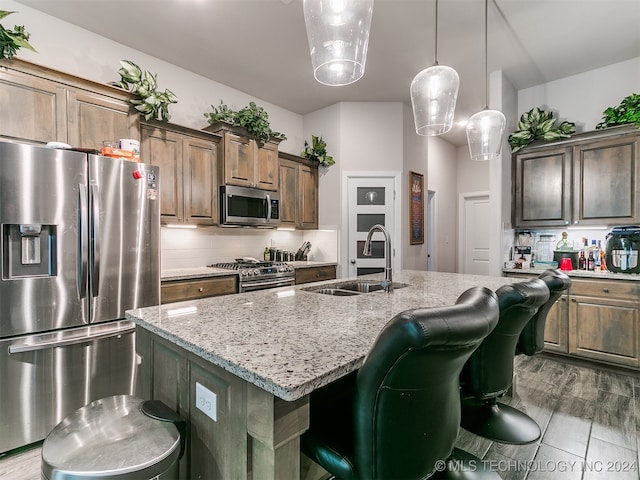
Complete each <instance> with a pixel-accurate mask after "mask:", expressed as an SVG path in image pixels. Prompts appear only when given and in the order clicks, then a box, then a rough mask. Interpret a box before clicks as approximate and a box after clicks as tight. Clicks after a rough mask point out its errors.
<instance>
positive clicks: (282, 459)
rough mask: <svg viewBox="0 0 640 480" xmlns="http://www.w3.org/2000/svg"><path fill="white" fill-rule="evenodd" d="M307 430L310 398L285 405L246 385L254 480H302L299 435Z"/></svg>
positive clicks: (262, 391)
mask: <svg viewBox="0 0 640 480" xmlns="http://www.w3.org/2000/svg"><path fill="white" fill-rule="evenodd" d="M308 428H309V396H308V395H307V396H304V397H302V398H300V399H298V400H295V401H293V402H286V401H284V400H282V399H279V398H277V397H274V396H273V395H272V394H270V393H269V392H267V391H265V390H262V389H261V388H258V387H256V386H254V385H250V384H248V385H247V432H248V433H249V437H250V441H251V452H252V457H251V460H252V465H253V478H260V479H261V480H281V479H296V480H298V479H300V435H302V433H303V432H305V431H306V430H307V429H308ZM256 475H258V476H256Z"/></svg>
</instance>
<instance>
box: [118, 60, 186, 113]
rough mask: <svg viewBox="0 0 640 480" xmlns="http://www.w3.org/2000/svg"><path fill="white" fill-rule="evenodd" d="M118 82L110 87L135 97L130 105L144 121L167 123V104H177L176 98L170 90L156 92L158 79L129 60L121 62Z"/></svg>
mask: <svg viewBox="0 0 640 480" xmlns="http://www.w3.org/2000/svg"><path fill="white" fill-rule="evenodd" d="M120 65H121V67H120V69H119V70H118V74H120V81H119V82H112V83H111V85H114V86H116V87H120V88H122V89H124V90H127V91H128V92H131V93H133V94H134V95H136V98H134V99H132V100H131V104H132V105H133V106H134V108H135V109H136V110H138V111H139V112H140V113H142V114H143V115H144V119H145V120H149V119H152V118H153V119H155V120H161V121H164V122H167V121H169V119H170V118H171V116H170V115H169V104H171V103H178V98H177V97H176V96H175V95H174V94H173V92H171V91H170V90H165V91H164V92H159V91H158V79H157V76H156V75H155V74H152V73H149V72H148V71H146V70H145V71H144V72H143V71H142V69H141V68H140V67H139V66H138V65H136V64H135V63H133V62H132V61H130V60H121V61H120Z"/></svg>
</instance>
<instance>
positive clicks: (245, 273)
mask: <svg viewBox="0 0 640 480" xmlns="http://www.w3.org/2000/svg"><path fill="white" fill-rule="evenodd" d="M248 273H249V272H247V271H246V270H242V271H241V272H240V275H241V276H243V277H246V276H247V275H248Z"/></svg>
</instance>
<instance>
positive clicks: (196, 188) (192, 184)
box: [182, 136, 218, 225]
mask: <svg viewBox="0 0 640 480" xmlns="http://www.w3.org/2000/svg"><path fill="white" fill-rule="evenodd" d="M217 158H218V147H217V145H216V144H215V143H212V142H209V141H206V140H204V139H199V138H195V137H189V136H185V137H184V138H183V141H182V165H183V177H184V216H185V221H186V222H189V223H193V224H197V225H214V224H216V223H217V222H218V212H217V204H218V202H217V198H218V196H217V195H216V185H217V179H216V177H217V175H216V167H217V163H216V162H217Z"/></svg>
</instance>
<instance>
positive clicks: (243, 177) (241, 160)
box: [223, 132, 255, 187]
mask: <svg viewBox="0 0 640 480" xmlns="http://www.w3.org/2000/svg"><path fill="white" fill-rule="evenodd" d="M254 149H255V142H254V141H253V140H250V139H248V138H246V137H242V136H240V135H235V134H233V133H229V132H224V168H223V171H224V175H223V177H224V183H225V184H227V185H239V186H243V187H252V186H253V178H254V167H255V159H254Z"/></svg>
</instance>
